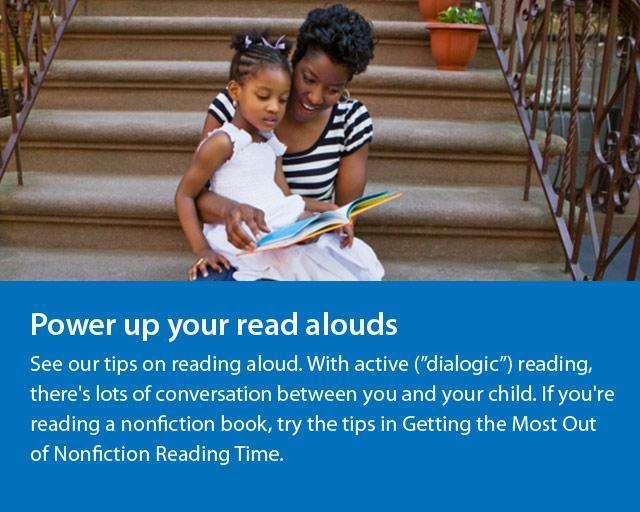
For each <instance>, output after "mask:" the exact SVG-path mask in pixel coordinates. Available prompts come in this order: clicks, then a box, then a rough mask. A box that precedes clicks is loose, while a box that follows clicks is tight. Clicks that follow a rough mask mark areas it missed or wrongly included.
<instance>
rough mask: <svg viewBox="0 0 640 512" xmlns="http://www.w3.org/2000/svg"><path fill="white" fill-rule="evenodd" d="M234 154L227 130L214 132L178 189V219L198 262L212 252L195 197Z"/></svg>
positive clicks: (193, 160)
mask: <svg viewBox="0 0 640 512" xmlns="http://www.w3.org/2000/svg"><path fill="white" fill-rule="evenodd" d="M232 153H233V145H232V143H231V141H230V140H229V137H228V136H227V135H226V134H223V133H220V134H216V135H214V136H213V137H211V138H210V139H209V140H207V141H206V142H204V143H203V144H202V146H200V147H199V148H198V149H197V150H196V152H195V154H194V155H193V158H192V159H191V163H190V164H189V166H188V167H187V170H186V171H185V173H184V176H183V177H182V179H181V180H180V183H179V185H178V189H177V190H176V195H175V202H176V211H177V213H178V219H180V225H181V226H182V230H183V231H184V234H185V236H186V237H187V241H188V242H189V246H190V247H191V252H193V254H194V256H195V257H196V258H197V259H198V261H200V259H202V258H205V257H207V256H211V252H212V251H211V248H210V247H209V243H208V242H207V239H206V238H205V236H204V234H203V233H202V229H201V226H200V219H199V218H198V212H197V211H196V205H195V198H196V197H197V196H198V194H199V193H200V192H201V191H202V189H203V188H204V186H205V184H206V183H207V181H208V180H209V178H210V177H211V174H212V169H213V170H217V169H218V168H219V167H220V166H221V165H222V164H223V163H224V162H225V161H227V160H228V159H229V158H230V157H231V155H232Z"/></svg>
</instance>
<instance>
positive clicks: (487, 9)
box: [479, 0, 640, 280]
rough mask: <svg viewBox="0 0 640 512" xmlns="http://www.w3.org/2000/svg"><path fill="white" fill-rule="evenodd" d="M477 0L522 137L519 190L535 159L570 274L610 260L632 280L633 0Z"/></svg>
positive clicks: (636, 243)
mask: <svg viewBox="0 0 640 512" xmlns="http://www.w3.org/2000/svg"><path fill="white" fill-rule="evenodd" d="M479 4H480V6H481V7H482V9H483V11H484V16H485V19H486V20H488V22H489V33H490V35H491V39H492V41H493V45H494V47H495V49H496V52H497V55H498V60H499V63H500V67H501V68H502V70H503V72H504V76H505V79H506V81H507V84H508V86H509V90H510V92H511V95H512V98H513V101H514V104H515V107H516V111H517V114H518V117H519V119H520V122H521V124H522V127H523V130H524V132H525V135H526V138H527V142H528V146H529V164H528V169H527V173H526V178H525V193H524V196H525V199H528V197H529V190H530V187H531V173H532V169H533V168H535V170H536V171H537V174H538V177H539V178H540V183H541V185H542V189H543V191H544V193H545V197H546V199H547V202H548V204H549V208H550V210H551V213H552V215H553V218H554V221H555V224H556V228H557V230H558V233H559V235H560V239H561V240H562V245H563V248H564V252H565V256H566V259H567V269H568V270H569V271H570V272H571V275H572V276H573V278H574V279H576V280H583V279H593V280H601V279H604V278H606V277H607V275H606V273H607V271H608V270H609V269H611V267H612V263H613V262H616V264H617V266H620V264H621V263H622V264H623V265H624V266H625V273H626V278H627V279H628V280H635V279H636V277H637V271H638V259H639V256H640V208H639V206H638V203H640V199H639V198H640V108H639V107H640V105H639V102H640V88H639V86H640V3H639V2H638V0H493V1H482V2H479ZM506 33H509V34H511V37H509V38H506V37H505V34H506ZM507 39H508V41H507ZM538 132H545V133H544V137H542V140H544V143H538V142H536V133H538ZM554 134H557V135H561V136H562V137H564V138H565V140H566V148H565V151H564V153H563V154H562V155H560V156H558V157H552V156H551V155H552V153H551V151H550V149H551V143H552V136H553V135H554ZM539 140H540V139H539ZM587 246H589V247H587ZM587 249H588V250H587ZM589 251H591V252H592V253H593V255H592V256H591V254H589ZM622 254H624V255H625V261H624V262H621V261H620V259H621V255H622Z"/></svg>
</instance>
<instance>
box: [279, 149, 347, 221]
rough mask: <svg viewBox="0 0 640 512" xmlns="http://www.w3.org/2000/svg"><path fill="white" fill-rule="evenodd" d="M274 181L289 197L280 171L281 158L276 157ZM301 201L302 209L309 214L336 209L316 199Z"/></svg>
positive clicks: (287, 187) (332, 205)
mask: <svg viewBox="0 0 640 512" xmlns="http://www.w3.org/2000/svg"><path fill="white" fill-rule="evenodd" d="M275 180H276V184H277V185H278V187H280V190H282V192H284V195H285V196H290V195H291V190H290V189H289V184H288V183H287V179H286V178H285V177H284V171H283V170H282V157H278V159H277V160H276V175H275ZM302 199H303V200H304V209H305V210H307V211H309V212H326V211H330V210H335V209H336V208H337V206H336V205H335V204H332V203H327V202H324V201H318V200H317V199H312V198H310V197H303V198H302Z"/></svg>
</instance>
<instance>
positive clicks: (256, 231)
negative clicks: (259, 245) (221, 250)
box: [224, 202, 270, 251]
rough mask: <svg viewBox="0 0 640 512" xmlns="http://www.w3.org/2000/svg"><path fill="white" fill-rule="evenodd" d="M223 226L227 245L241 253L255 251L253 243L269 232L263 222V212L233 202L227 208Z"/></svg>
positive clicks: (247, 205)
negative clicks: (239, 250)
mask: <svg viewBox="0 0 640 512" xmlns="http://www.w3.org/2000/svg"><path fill="white" fill-rule="evenodd" d="M224 225H225V229H226V230H227V240H229V243H230V244H231V245H233V246H234V247H237V248H238V249H241V250H243V251H250V250H253V249H255V248H256V243H255V241H256V240H257V239H258V238H259V237H260V235H261V234H262V233H269V231H270V229H269V228H268V227H267V223H266V222H265V220H264V212H263V211H262V210H260V209H259V208H254V207H253V206H251V205H249V204H245V203H237V202H234V203H232V204H231V205H230V206H229V207H228V208H227V210H226V212H225V215H224ZM246 228H248V230H247V229H246Z"/></svg>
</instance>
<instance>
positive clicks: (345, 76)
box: [287, 51, 350, 123]
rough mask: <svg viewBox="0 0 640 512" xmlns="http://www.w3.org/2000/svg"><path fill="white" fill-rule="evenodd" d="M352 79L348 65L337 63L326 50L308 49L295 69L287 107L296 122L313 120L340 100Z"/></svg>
mask: <svg viewBox="0 0 640 512" xmlns="http://www.w3.org/2000/svg"><path fill="white" fill-rule="evenodd" d="M349 78H350V77H349V70H348V69H347V67H346V66H344V65H342V64H335V63H334V62H332V61H331V59H330V58H329V57H328V56H327V54H326V53H324V52H322V51H310V52H307V54H306V55H305V56H304V57H303V58H302V59H300V61H299V62H298V64H297V65H296V67H295V69H294V70H293V84H292V88H291V95H290V97H289V105H288V107H287V109H288V110H289V111H290V113H291V114H292V115H293V117H294V119H295V120H296V121H298V122H301V123H304V122H308V121H311V120H313V119H315V118H316V117H317V116H318V114H319V113H320V112H322V111H323V110H326V109H328V108H331V107H333V106H334V105H335V104H336V103H338V101H339V100H340V97H341V96H342V94H343V93H344V90H345V88H346V86H347V83H348V82H349Z"/></svg>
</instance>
